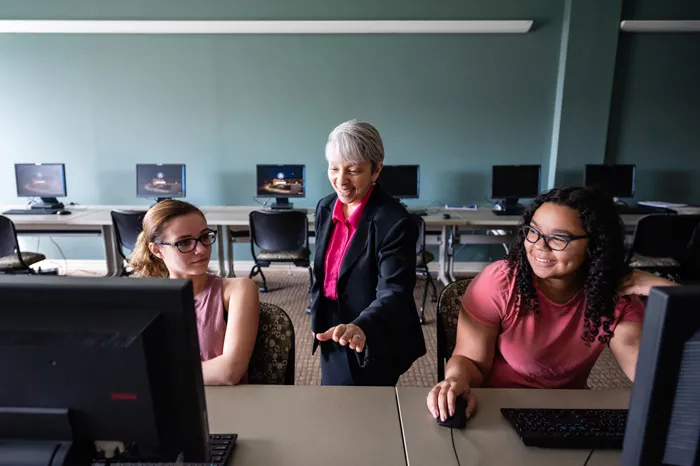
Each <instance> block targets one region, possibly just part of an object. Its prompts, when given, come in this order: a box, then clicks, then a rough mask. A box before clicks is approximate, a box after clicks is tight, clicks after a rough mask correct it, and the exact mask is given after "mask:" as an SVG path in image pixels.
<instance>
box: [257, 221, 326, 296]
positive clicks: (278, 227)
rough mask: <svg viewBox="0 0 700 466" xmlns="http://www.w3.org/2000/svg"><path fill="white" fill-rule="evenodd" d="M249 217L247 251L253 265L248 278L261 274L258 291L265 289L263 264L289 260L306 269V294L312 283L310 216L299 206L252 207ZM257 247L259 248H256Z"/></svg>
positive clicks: (268, 264) (288, 261) (266, 265)
mask: <svg viewBox="0 0 700 466" xmlns="http://www.w3.org/2000/svg"><path fill="white" fill-rule="evenodd" d="M249 219H250V252H251V254H252V256H253V261H254V262H255V265H254V266H253V268H252V269H251V270H250V275H249V278H253V277H255V276H256V275H258V274H260V276H261V278H262V281H263V282H262V285H261V286H260V291H261V292H263V293H264V292H266V291H267V279H266V278H265V275H264V274H263V271H262V268H263V267H269V266H270V264H271V263H273V262H287V263H292V264H294V265H295V266H297V267H306V268H307V269H308V270H309V294H311V287H312V285H313V280H314V276H313V272H312V270H311V259H310V257H311V251H310V250H309V220H308V218H307V217H306V213H305V212H301V211H298V210H286V211H285V210H282V211H274V210H254V211H252V212H251V213H250V215H249ZM256 247H257V248H258V250H257V251H256Z"/></svg>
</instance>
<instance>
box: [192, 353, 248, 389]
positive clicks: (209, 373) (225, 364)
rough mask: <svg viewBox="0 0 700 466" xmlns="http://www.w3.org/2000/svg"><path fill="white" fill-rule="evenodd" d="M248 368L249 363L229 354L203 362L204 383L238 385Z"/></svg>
mask: <svg viewBox="0 0 700 466" xmlns="http://www.w3.org/2000/svg"><path fill="white" fill-rule="evenodd" d="M247 370H248V364H247V363H244V362H243V361H241V360H237V359H236V358H233V357H231V356H230V355H228V354H222V355H221V356H217V357H215V358H213V359H210V360H208V361H203V362H202V375H203V376H204V385H237V384H238V383H239V382H240V381H241V378H242V377H243V374H245V373H246V371H247Z"/></svg>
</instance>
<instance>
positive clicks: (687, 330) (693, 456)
mask: <svg viewBox="0 0 700 466" xmlns="http://www.w3.org/2000/svg"><path fill="white" fill-rule="evenodd" d="M698 311H700V285H693V286H678V287H662V288H652V290H651V292H650V293H649V298H648V301H647V305H646V311H645V313H644V324H643V328H642V339H641V345H640V348H639V359H638V360H637V371H636V374H635V379H634V384H633V386H632V395H631V399H630V405H629V413H628V415H627V424H626V430H625V440H624V445H623V450H622V461H621V464H622V465H623V466H642V465H643V466H646V465H660V464H664V465H688V466H689V465H698V464H700V312H698Z"/></svg>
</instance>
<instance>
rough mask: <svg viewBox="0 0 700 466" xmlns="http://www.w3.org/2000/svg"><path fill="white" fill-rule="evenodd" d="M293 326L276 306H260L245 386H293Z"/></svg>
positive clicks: (265, 304)
mask: <svg viewBox="0 0 700 466" xmlns="http://www.w3.org/2000/svg"><path fill="white" fill-rule="evenodd" d="M294 340H295V338H294V325H293V324H292V320H291V319H290V318H289V316H288V315H287V313H286V312H284V310H283V309H282V308H280V307H279V306H275V305H274V304H269V303H260V323H259V324H258V336H257V338H256V340H255V348H254V349H253V354H252V356H251V358H250V363H249V364H248V383H251V384H266V385H294V362H295V352H294V343H295V341H294Z"/></svg>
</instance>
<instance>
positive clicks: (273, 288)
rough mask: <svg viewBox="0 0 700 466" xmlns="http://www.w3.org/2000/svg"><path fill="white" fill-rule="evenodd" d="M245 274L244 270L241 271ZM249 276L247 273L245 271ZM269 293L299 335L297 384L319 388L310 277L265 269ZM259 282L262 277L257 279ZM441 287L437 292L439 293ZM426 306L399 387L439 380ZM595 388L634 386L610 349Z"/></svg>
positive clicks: (430, 310)
mask: <svg viewBox="0 0 700 466" xmlns="http://www.w3.org/2000/svg"><path fill="white" fill-rule="evenodd" d="M241 272H242V273H244V271H241ZM245 273H247V272H245ZM265 275H266V276H267V283H268V288H269V291H268V292H267V293H261V294H260V300H261V301H264V302H269V303H272V304H276V305H278V306H280V307H281V308H282V309H284V310H285V311H286V312H287V314H289V316H290V317H291V319H292V321H293V322H294V329H295V332H296V368H295V369H296V384H297V385H318V384H319V383H320V380H321V373H320V368H319V359H318V353H317V354H316V355H315V356H312V355H311V345H312V336H311V329H310V327H309V316H308V314H306V312H305V309H306V307H307V306H308V300H309V294H308V292H307V291H308V286H309V282H308V280H309V277H308V274H307V272H306V270H302V269H299V270H293V269H292V270H290V271H281V270H265ZM256 280H259V277H258V278H256ZM424 286H425V281H424V280H423V279H421V278H419V279H418V282H417V284H416V289H415V291H414V296H415V298H416V303H417V305H419V304H420V299H421V297H422V292H423V287H424ZM440 288H441V287H440V285H438V292H439V291H440ZM427 301H428V302H427V304H426V324H425V325H424V326H423V335H424V337H425V343H426V347H427V353H426V355H425V356H423V357H422V358H420V359H419V360H418V361H416V362H415V363H414V364H413V366H412V367H411V369H410V370H409V371H408V372H406V373H405V374H404V375H403V376H402V377H401V379H400V380H399V386H409V387H431V386H433V385H434V384H435V383H436V381H437V380H436V379H437V363H436V358H437V356H436V355H437V344H436V333H435V311H436V304H435V303H433V302H431V300H430V295H428V300H427ZM588 383H589V386H590V387H591V388H593V389H603V388H627V389H628V388H630V387H631V384H630V382H629V380H628V379H627V377H625V375H624V373H622V371H621V370H620V368H619V366H618V365H617V362H616V361H615V359H614V358H613V356H612V354H611V353H610V351H609V350H605V351H604V352H603V355H602V356H601V358H600V359H599V360H598V363H597V364H596V366H595V367H594V368H593V372H592V373H591V376H590V378H589V380H588Z"/></svg>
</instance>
